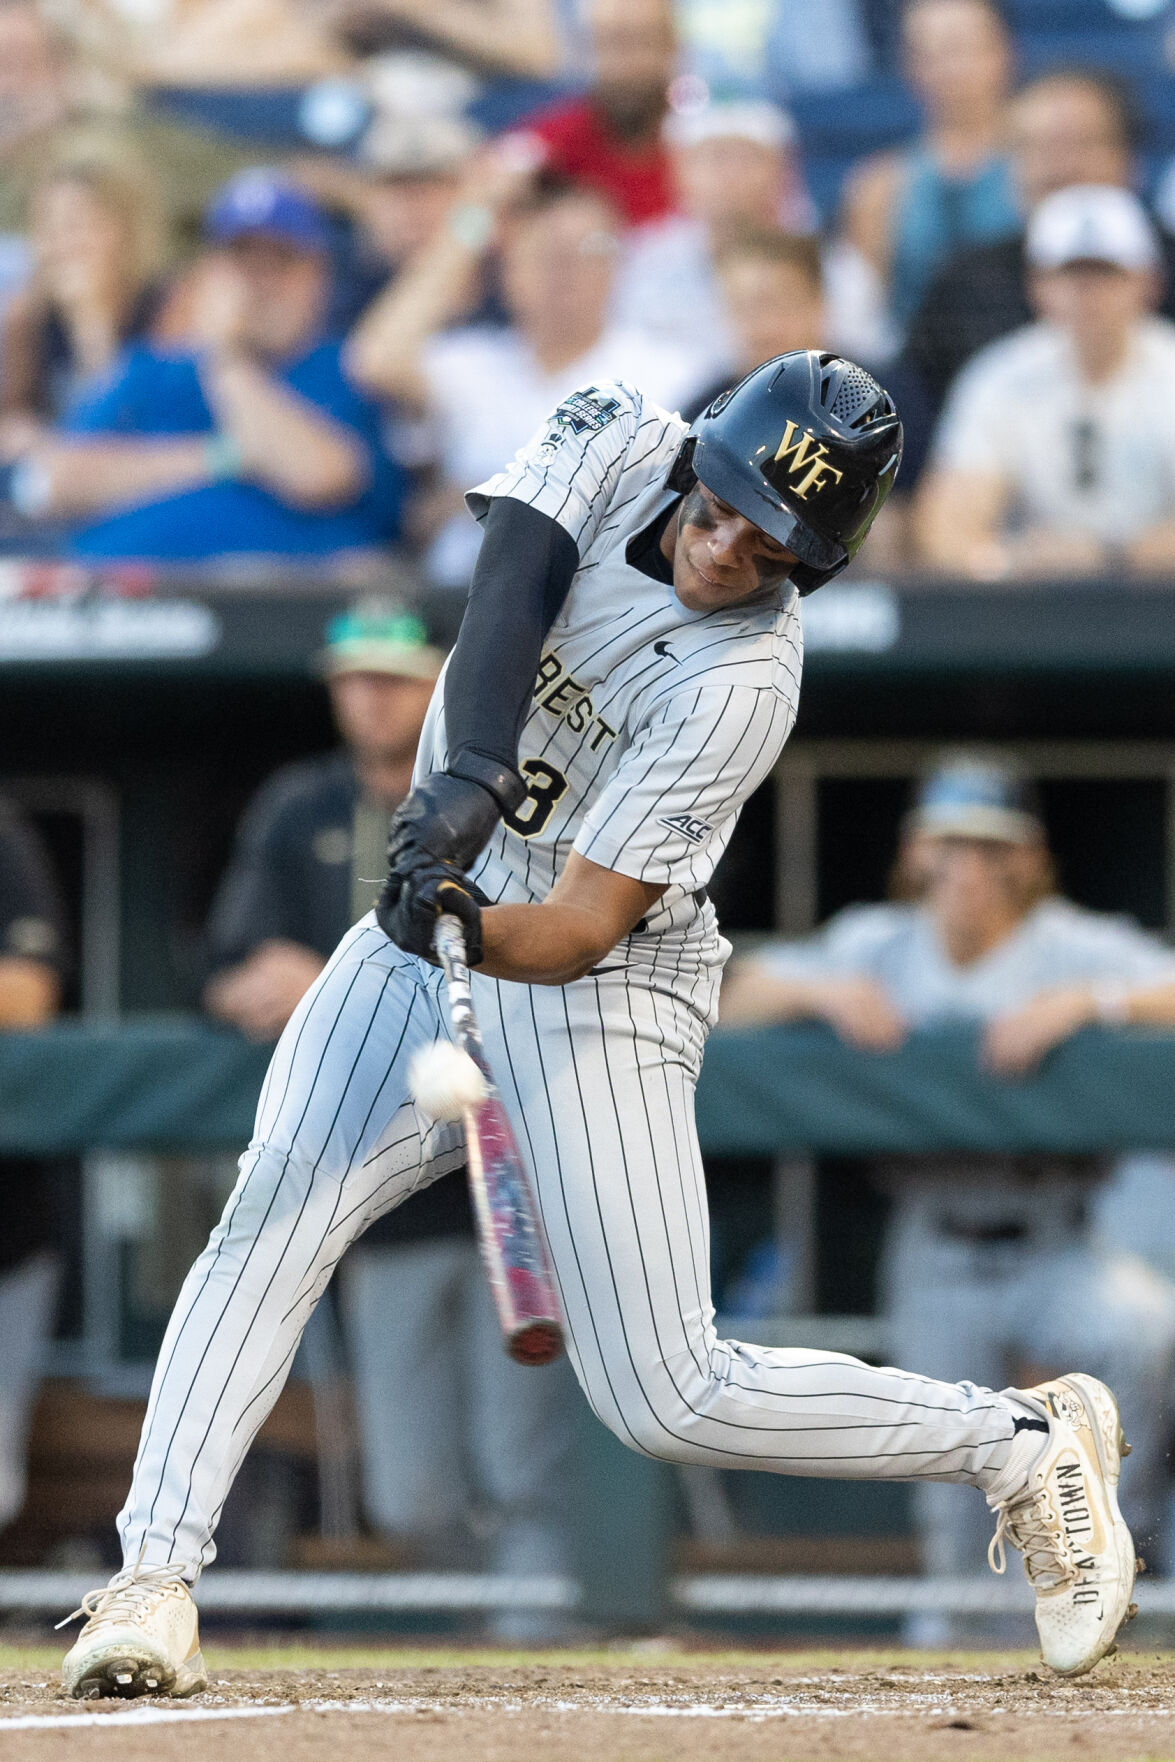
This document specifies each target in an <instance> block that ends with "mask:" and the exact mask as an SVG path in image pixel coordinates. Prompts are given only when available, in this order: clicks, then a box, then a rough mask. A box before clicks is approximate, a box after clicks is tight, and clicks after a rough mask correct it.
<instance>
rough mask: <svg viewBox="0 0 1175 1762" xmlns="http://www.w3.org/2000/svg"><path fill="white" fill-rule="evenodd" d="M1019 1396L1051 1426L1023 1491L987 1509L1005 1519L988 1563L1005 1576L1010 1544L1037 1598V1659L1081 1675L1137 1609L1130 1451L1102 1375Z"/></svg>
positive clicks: (1066, 1380)
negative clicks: (1125, 1489)
mask: <svg viewBox="0 0 1175 1762" xmlns="http://www.w3.org/2000/svg"><path fill="white" fill-rule="evenodd" d="M1016 1393H1017V1395H1018V1396H1019V1397H1020V1398H1021V1399H1022V1400H1024V1401H1025V1402H1026V1403H1027V1404H1028V1405H1029V1406H1031V1407H1032V1408H1034V1409H1035V1410H1037V1411H1038V1412H1039V1413H1040V1414H1041V1415H1042V1417H1043V1418H1045V1419H1047V1420H1048V1422H1049V1432H1048V1439H1047V1441H1046V1443H1045V1445H1044V1448H1043V1450H1042V1451H1041V1453H1040V1455H1039V1456H1038V1457H1037V1459H1036V1461H1035V1462H1034V1463H1033V1465H1032V1467H1031V1468H1030V1469H1029V1471H1028V1477H1027V1483H1026V1485H1025V1486H1024V1488H1023V1490H1022V1491H1021V1492H1016V1493H1012V1494H1011V1495H1010V1496H1009V1497H1008V1498H1006V1499H999V1500H995V1501H992V1502H991V1504H992V1509H993V1510H994V1511H996V1512H997V1513H998V1514H999V1521H998V1523H997V1525H996V1532H995V1535H994V1536H993V1537H992V1541H991V1547H990V1548H989V1550H988V1560H989V1562H990V1564H991V1568H992V1571H993V1572H1003V1570H1004V1568H1005V1565H1006V1558H1005V1554H1004V1542H1005V1539H1006V1540H1007V1541H1009V1542H1011V1543H1012V1545H1013V1547H1015V1548H1018V1549H1019V1550H1020V1552H1021V1554H1022V1555H1023V1556H1024V1570H1025V1572H1026V1573H1027V1575H1028V1579H1029V1582H1030V1584H1031V1585H1032V1588H1033V1590H1034V1591H1035V1592H1036V1631H1037V1633H1038V1634H1039V1635H1040V1650H1041V1655H1042V1657H1043V1658H1044V1661H1045V1663H1046V1664H1047V1665H1049V1666H1050V1667H1051V1668H1052V1669H1053V1670H1055V1671H1057V1672H1058V1673H1059V1674H1060V1675H1061V1676H1080V1675H1081V1674H1082V1673H1083V1672H1084V1671H1086V1670H1092V1669H1093V1667H1094V1665H1095V1664H1096V1663H1097V1661H1098V1659H1099V1658H1104V1657H1105V1656H1106V1654H1107V1653H1108V1652H1109V1651H1110V1650H1111V1649H1112V1648H1113V1646H1114V1639H1115V1636H1116V1634H1117V1632H1118V1629H1119V1628H1120V1627H1121V1625H1122V1623H1123V1622H1124V1621H1126V1620H1128V1619H1129V1618H1130V1616H1131V1615H1132V1614H1133V1613H1134V1609H1135V1606H1134V1605H1132V1604H1131V1602H1130V1593H1131V1591H1132V1590H1133V1588H1134V1571H1135V1559H1134V1543H1133V1542H1132V1540H1131V1538H1130V1531H1129V1530H1128V1529H1127V1527H1126V1525H1125V1523H1124V1522H1123V1520H1122V1513H1121V1512H1120V1511H1119V1509H1118V1474H1119V1470H1120V1468H1121V1464H1122V1458H1123V1456H1125V1455H1127V1454H1128V1452H1129V1445H1128V1444H1127V1443H1126V1441H1125V1439H1124V1438H1123V1436H1122V1426H1121V1422H1120V1420H1119V1418H1118V1406H1117V1403H1116V1402H1115V1400H1114V1397H1113V1396H1112V1395H1111V1393H1110V1391H1109V1390H1108V1389H1107V1388H1106V1386H1105V1384H1104V1383H1099V1382H1098V1381H1097V1379H1096V1377H1088V1376H1077V1375H1073V1376H1065V1377H1056V1378H1054V1379H1053V1380H1052V1381H1050V1382H1047V1383H1041V1384H1039V1385H1038V1386H1037V1387H1036V1388H1035V1389H1019V1390H1017V1391H1016Z"/></svg>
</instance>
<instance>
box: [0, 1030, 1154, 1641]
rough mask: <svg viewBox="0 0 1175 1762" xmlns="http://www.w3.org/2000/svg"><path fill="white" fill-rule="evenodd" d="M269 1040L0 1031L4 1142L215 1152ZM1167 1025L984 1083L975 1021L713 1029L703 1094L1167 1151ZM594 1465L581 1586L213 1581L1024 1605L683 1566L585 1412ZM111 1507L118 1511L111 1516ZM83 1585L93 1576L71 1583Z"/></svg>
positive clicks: (446, 1603)
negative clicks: (674, 1565) (900, 1027)
mask: <svg viewBox="0 0 1175 1762" xmlns="http://www.w3.org/2000/svg"><path fill="white" fill-rule="evenodd" d="M264 1061H265V1053H264V1050H263V1049H259V1048H256V1047H251V1046H249V1045H247V1044H246V1043H245V1042H243V1041H241V1040H239V1039H237V1038H236V1037H235V1036H233V1035H230V1034H226V1033H221V1032H218V1031H216V1030H214V1029H211V1028H209V1027H207V1026H206V1025H205V1024H203V1023H200V1022H198V1021H195V1020H181V1019H172V1020H169V1021H168V1020H162V1021H161V1020H158V1019H152V1018H149V1017H148V1018H136V1019H134V1020H130V1021H126V1022H124V1023H122V1024H116V1023H105V1024H98V1023H84V1022H78V1023H64V1024H59V1025H57V1026H55V1027H53V1028H50V1029H47V1030H45V1031H43V1032H41V1033H37V1034H27V1035H26V1034H18V1035H9V1036H5V1037H3V1038H2V1039H0V1150H4V1151H11V1152H22V1153H31V1154H51V1153H60V1152H63V1151H68V1150H78V1149H81V1148H83V1147H89V1148H92V1147H93V1146H94V1145H95V1144H99V1145H101V1146H103V1147H104V1148H105V1150H106V1151H107V1152H108V1153H109V1154H110V1155H111V1156H112V1157H118V1156H122V1155H126V1154H128V1153H134V1152H148V1151H149V1152H152V1153H162V1152H166V1151H167V1150H169V1149H171V1148H174V1147H175V1146H176V1145H177V1144H184V1145H185V1146H187V1147H188V1148H190V1147H191V1144H192V1142H193V1140H195V1141H197V1142H199V1143H200V1144H201V1145H203V1146H204V1147H205V1148H208V1149H211V1148H212V1147H214V1146H215V1145H217V1144H221V1145H224V1144H230V1143H237V1142H239V1141H240V1140H241V1139H242V1137H243V1136H244V1134H246V1133H247V1131H248V1129H249V1122H250V1119H251V1114H252V1108H253V1101H254V1097H255V1094H256V1090H257V1086H258V1084H259V1081H260V1076H261V1072H262V1068H263V1065H264ZM1173 1083H1175V1037H1173V1036H1168V1035H1158V1034H1150V1033H1144V1032H1141V1031H1138V1030H1131V1031H1129V1032H1125V1033H1108V1032H1106V1031H1104V1030H1093V1029H1091V1030H1087V1031H1085V1032H1083V1033H1082V1034H1080V1035H1078V1036H1077V1037H1076V1038H1075V1039H1074V1040H1073V1041H1072V1042H1071V1043H1070V1044H1068V1045H1066V1046H1064V1047H1062V1048H1060V1049H1059V1050H1058V1051H1057V1053H1056V1054H1054V1055H1053V1057H1052V1058H1051V1059H1050V1060H1049V1061H1048V1063H1047V1065H1046V1067H1045V1068H1044V1070H1042V1071H1041V1072H1040V1073H1039V1074H1038V1075H1037V1076H1036V1077H1035V1078H1033V1079H1031V1080H1030V1081H1028V1082H1025V1083H1017V1084H1008V1083H1001V1082H999V1081H997V1080H996V1079H994V1078H991V1077H989V1076H986V1075H985V1074H984V1073H983V1072H982V1071H981V1069H980V1067H979V1064H978V1060H977V1058H976V1039H975V1036H974V1035H973V1034H972V1033H971V1032H970V1031H968V1030H964V1029H956V1030H950V1031H943V1032H939V1033H934V1034H929V1033H927V1034H918V1035H915V1036H913V1037H912V1039H911V1041H910V1042H909V1044H908V1045H907V1046H906V1047H905V1048H903V1049H902V1050H901V1051H900V1052H899V1053H897V1054H894V1055H891V1056H888V1057H886V1058H885V1059H877V1058H871V1057H870V1056H869V1055H867V1054H862V1053H858V1052H855V1051H853V1050H852V1049H851V1048H848V1047H845V1046H843V1045H841V1044H840V1043H839V1042H838V1041H837V1040H836V1039H835V1038H834V1037H833V1036H832V1034H831V1033H829V1032H826V1031H824V1030H821V1029H819V1028H788V1029H777V1030H769V1031H756V1032H753V1033H752V1032H723V1031H721V1030H719V1031H718V1032H717V1033H716V1034H715V1036H714V1037H713V1040H712V1042H711V1046H710V1050H709V1054H708V1058H707V1065H706V1070H705V1073H704V1077H703V1081H702V1085H701V1088H700V1091H699V1106H698V1118H699V1128H700V1131H701V1135H702V1140H703V1144H704V1145H705V1146H706V1147H708V1148H709V1149H711V1150H716V1151H723V1152H727V1153H730V1152H735V1151H737V1152H744V1153H754V1154H773V1153H776V1152H778V1151H781V1150H789V1151H795V1150H821V1149H833V1150H839V1151H860V1150H891V1151H893V1150H897V1151H918V1150H925V1149H932V1148H933V1149H940V1150H941V1149H950V1148H960V1149H967V1148H970V1149H986V1150H991V1149H1001V1148H1009V1147H1015V1148H1017V1149H1021V1150H1023V1149H1066V1150H1089V1149H1100V1150H1110V1149H1115V1148H1126V1147H1149V1148H1155V1149H1170V1150H1175V1110H1173V1109H1172V1107H1171V1103H1170V1096H1171V1093H1172V1086H1173ZM862 1326H863V1321H862V1318H839V1319H838V1318H834V1317H829V1318H821V1317H812V1316H795V1317H790V1318H789V1317H783V1318H777V1319H776V1320H775V1321H773V1322H770V1323H767V1324H763V1325H762V1326H761V1327H759V1328H758V1329H756V1328H755V1327H752V1326H749V1325H748V1324H746V1323H744V1322H740V1323H739V1324H738V1331H739V1333H740V1334H741V1335H742V1336H743V1337H746V1338H749V1339H751V1340H754V1339H756V1338H759V1339H760V1340H762V1342H763V1343H774V1342H781V1343H796V1344H802V1343H805V1342H810V1341H815V1340H821V1341H822V1342H823V1343H824V1344H826V1345H828V1346H831V1347H834V1348H840V1349H849V1350H866V1349H867V1348H868V1345H869V1341H868V1340H867V1339H864V1338H863V1337H862V1335H861V1329H862ZM584 1439H585V1449H586V1450H587V1451H588V1452H589V1453H590V1456H591V1473H590V1475H589V1476H588V1477H587V1485H588V1497H587V1499H586V1501H585V1507H584V1512H583V1517H584V1537H583V1540H584V1543H585V1546H584V1548H583V1550H582V1557H583V1559H584V1561H585V1567H584V1570H583V1571H582V1572H581V1573H580V1574H579V1576H577V1577H575V1578H568V1579H557V1580H555V1579H542V1580H522V1581H519V1580H504V1579H493V1578H490V1577H486V1576H484V1575H477V1574H447V1573H441V1574H412V1573H407V1574H403V1573H396V1574H381V1573H371V1572H306V1571H295V1572H278V1573H274V1572H242V1571H232V1570H228V1569H218V1570H217V1572H216V1573H214V1574H211V1575H210V1576H209V1579H208V1581H207V1585H206V1586H205V1588H204V1590H203V1592H202V1600H203V1601H204V1603H205V1606H206V1607H207V1608H208V1610H209V1611H210V1612H212V1611H217V1612H221V1613H223V1614H224V1615H225V1616H226V1617H229V1616H237V1615H240V1616H242V1617H243V1616H245V1615H246V1614H248V1615H264V1614H275V1615H301V1616H307V1617H316V1618H319V1619H322V1618H326V1617H329V1616H330V1615H332V1614H333V1615H340V1616H345V1615H348V1614H350V1615H365V1616H373V1615H375V1614H378V1613H380V1612H382V1613H383V1615H385V1616H386V1617H388V1618H389V1619H393V1618H396V1617H399V1616H403V1615H404V1614H405V1613H406V1612H415V1613H416V1614H417V1615H418V1616H427V1615H428V1614H429V1613H430V1612H431V1613H433V1614H435V1613H436V1612H438V1611H449V1612H466V1613H468V1612H473V1611H477V1610H479V1609H485V1608H486V1607H501V1606H503V1605H506V1606H510V1605H514V1606H518V1605H525V1606H528V1607H536V1608H546V1609H554V1610H566V1611H573V1610H574V1611H577V1612H579V1613H580V1614H581V1615H582V1616H583V1617H584V1618H585V1619H587V1620H589V1621H590V1622H593V1623H599V1624H601V1625H604V1626H608V1627H614V1628H633V1627H645V1626H652V1625H656V1624H658V1623H659V1622H661V1621H663V1620H664V1619H665V1618H666V1617H667V1616H672V1615H674V1614H676V1615H677V1616H678V1617H679V1618H682V1619H690V1620H693V1621H696V1622H700V1623H703V1624H705V1623H707V1622H709V1623H711V1624H713V1623H715V1622H717V1623H722V1622H726V1621H729V1620H744V1619H753V1620H762V1621H766V1622H768V1623H777V1622H778V1621H780V1620H782V1619H791V1618H795V1619H802V1620H811V1619H816V1618H824V1617H828V1618H830V1619H831V1618H839V1619H841V1620H842V1621H844V1622H847V1623H848V1624H849V1625H852V1624H853V1623H854V1622H856V1623H860V1622H861V1621H877V1620H885V1619H897V1618H900V1617H901V1616H903V1615H905V1614H909V1613H911V1612H917V1611H923V1612H934V1611H943V1612H949V1611H953V1612H956V1613H968V1612H970V1613H983V1612H986V1613H998V1612H1002V1611H1008V1610H1025V1609H1027V1608H1028V1607H1029V1602H1028V1593H1027V1590H1026V1587H1025V1586H1024V1585H1023V1584H1022V1583H1018V1582H1016V1581H1015V1580H1014V1579H1013V1581H1012V1582H1011V1583H1010V1584H1009V1583H1007V1582H1004V1581H996V1580H994V1579H993V1580H991V1581H990V1582H989V1581H988V1580H987V1579H980V1580H972V1579H966V1580H958V1581H945V1580H938V1581H936V1580H930V1579H922V1578H918V1577H916V1576H909V1577H901V1578H895V1577H893V1576H892V1575H889V1576H882V1575H876V1576H869V1577H857V1576H849V1577H846V1576H844V1575H842V1574H828V1573H821V1572H816V1573H805V1574H802V1575H796V1574H789V1573H755V1572H750V1573H746V1572H740V1573H738V1574H733V1573H722V1572H691V1573H677V1574H673V1573H671V1572H670V1571H669V1568H668V1553H667V1544H668V1539H669V1507H670V1502H671V1499H672V1497H673V1487H672V1477H671V1476H670V1474H669V1473H668V1471H665V1470H664V1469H663V1468H662V1466H661V1465H658V1464H654V1463H649V1462H647V1461H645V1460H643V1459H642V1458H639V1457H637V1456H635V1455H633V1454H632V1453H630V1452H628V1451H625V1450H624V1449H623V1447H622V1446H620V1445H619V1444H618V1443H617V1442H616V1441H615V1440H614V1439H612V1438H611V1437H610V1435H609V1434H607V1433H606V1432H605V1431H604V1429H603V1428H602V1427H600V1426H599V1425H598V1424H597V1423H596V1422H594V1421H591V1420H590V1419H589V1420H588V1421H587V1427H586V1429H585V1433H584ZM111 1516H113V1511H112V1512H111ZM80 1588H85V1587H84V1586H81V1587H80ZM78 1590H79V1584H78V1581H77V1578H76V1575H62V1574H61V1573H55V1572H41V1571H38V1572H27V1571H14V1570H11V1569H10V1570H7V1571H2V1572H0V1608H3V1609H8V1610H12V1611H17V1610H24V1611H27V1612H30V1613H40V1612H48V1611H50V1610H53V1609H60V1608H66V1607H70V1606H72V1603H73V1602H74V1601H76V1593H77V1592H78ZM1140 1602H1141V1604H1142V1607H1143V1610H1144V1612H1146V1613H1149V1614H1150V1615H1152V1616H1156V1617H1157V1616H1163V1617H1166V1616H1170V1615H1175V1585H1172V1584H1169V1583H1167V1582H1165V1581H1160V1580H1150V1581H1147V1580H1144V1581H1143V1585H1142V1587H1141V1591H1140Z"/></svg>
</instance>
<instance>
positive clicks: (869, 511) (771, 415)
mask: <svg viewBox="0 0 1175 1762" xmlns="http://www.w3.org/2000/svg"><path fill="white" fill-rule="evenodd" d="M901 458H902V424H901V419H900V417H899V416H898V413H897V410H896V409H895V408H894V403H893V399H892V398H891V397H890V395H889V393H888V392H886V391H883V390H882V388H881V386H879V385H878V383H877V381H876V380H875V379H874V378H873V377H872V376H871V375H870V374H868V373H866V372H865V370H864V369H863V368H861V367H857V366H856V365H855V364H854V363H853V362H852V361H845V360H844V359H842V357H841V356H840V355H827V354H820V353H818V352H817V351H816V350H815V349H795V350H793V351H792V352H791V353H790V354H787V355H777V356H776V357H775V358H774V360H771V361H766V362H764V364H763V365H762V366H761V367H756V368H755V370H754V371H753V372H752V373H748V374H747V376H746V378H745V379H743V380H741V381H740V382H739V384H738V385H736V386H734V387H733V388H732V389H731V390H730V391H726V392H723V393H722V395H721V396H720V397H717V398H715V399H714V402H713V403H712V404H711V405H710V407H709V408H708V409H707V410H703V412H702V414H701V415H700V416H699V417H698V419H697V421H696V422H695V423H694V425H693V427H692V428H691V429H690V431H689V433H688V435H687V436H686V437H685V439H684V441H683V442H682V444H681V451H680V452H679V453H678V455H677V458H676V460H675V461H674V464H673V469H672V471H671V472H670V476H669V482H670V485H671V487H672V488H674V489H679V490H681V491H682V492H683V493H684V492H685V491H688V490H689V489H692V487H693V484H694V482H695V480H697V481H699V482H701V483H704V484H705V486H706V488H707V489H708V490H711V491H712V492H713V494H714V495H716V496H717V497H718V498H719V500H720V501H723V502H727V503H728V504H729V505H730V507H732V508H734V509H736V510H737V511H738V513H740V514H742V515H743V516H744V518H746V519H747V520H750V521H751V522H752V523H753V524H754V525H755V526H758V527H759V528H760V530H761V531H763V532H766V533H768V534H770V536H771V537H772V538H774V539H777V540H778V542H779V543H780V544H781V545H786V547H787V549H788V550H789V551H794V552H795V554H796V556H797V557H798V558H799V562H798V563H797V564H796V565H795V567H794V568H793V569H792V572H791V579H792V580H793V581H794V582H795V584H796V587H797V588H798V590H799V591H800V593H802V594H804V593H811V592H812V591H813V590H814V589H815V588H817V587H823V585H824V583H825V582H826V581H831V579H832V577H833V576H834V575H839V574H840V572H841V570H842V569H843V568H844V567H845V566H846V564H847V563H849V562H850V561H851V560H852V558H853V557H854V556H855V555H856V554H857V551H858V550H859V549H860V547H861V545H862V543H863V542H864V539H865V534H866V533H867V532H868V531H869V528H870V526H872V524H873V520H874V517H875V516H876V514H877V510H878V509H879V508H880V507H881V504H882V503H883V502H884V500H885V498H886V496H888V494H889V492H890V490H891V489H892V488H893V483H894V478H895V477H896V476H897V472H898V466H899V464H900V463H901Z"/></svg>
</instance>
